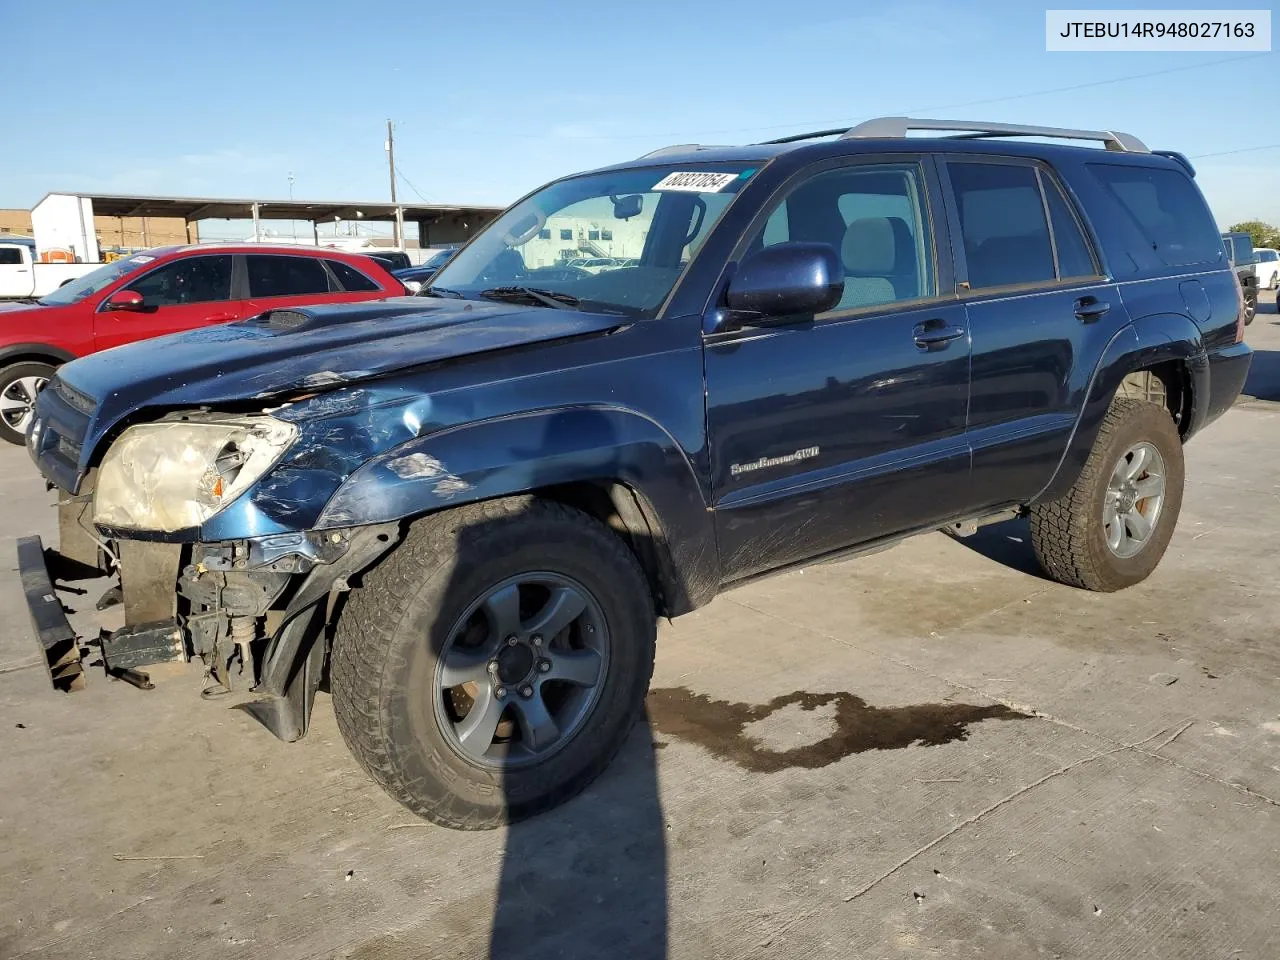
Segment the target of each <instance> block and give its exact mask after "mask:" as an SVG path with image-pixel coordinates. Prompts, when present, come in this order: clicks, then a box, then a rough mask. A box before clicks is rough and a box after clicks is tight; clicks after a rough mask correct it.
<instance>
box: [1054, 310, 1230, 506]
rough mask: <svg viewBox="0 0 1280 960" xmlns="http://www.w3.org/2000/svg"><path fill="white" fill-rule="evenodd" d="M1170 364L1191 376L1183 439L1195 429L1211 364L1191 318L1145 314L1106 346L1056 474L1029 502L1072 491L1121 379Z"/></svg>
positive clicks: (1117, 333) (1087, 388) (1207, 394)
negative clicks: (1157, 366)
mask: <svg viewBox="0 0 1280 960" xmlns="http://www.w3.org/2000/svg"><path fill="white" fill-rule="evenodd" d="M1170 360H1173V361H1179V362H1181V363H1183V364H1184V365H1185V366H1186V369H1187V371H1188V373H1189V375H1190V378H1189V379H1190V382H1189V383H1188V384H1187V387H1188V389H1189V390H1190V393H1191V404H1190V415H1189V417H1188V421H1189V422H1188V423H1187V425H1186V429H1185V430H1184V434H1183V435H1184V438H1185V437H1189V436H1190V435H1191V434H1192V433H1194V432H1195V431H1196V429H1198V427H1199V425H1200V423H1201V422H1202V421H1203V420H1204V416H1205V410H1204V404H1205V402H1206V401H1207V399H1208V396H1209V360H1208V356H1207V354H1206V353H1205V348H1204V341H1203V338H1202V335H1201V333H1200V328H1199V327H1197V326H1196V325H1195V323H1194V322H1192V320H1191V319H1190V318H1189V317H1186V316H1184V315H1182V314H1177V313H1158V314H1149V315H1147V316H1145V317H1141V318H1139V319H1137V320H1134V321H1132V322H1131V323H1129V324H1127V325H1126V326H1124V327H1121V328H1120V329H1119V330H1117V331H1116V334H1115V336H1113V337H1112V338H1111V340H1110V341H1108V343H1107V346H1106V348H1105V349H1104V350H1103V352H1102V356H1101V357H1100V358H1099V359H1098V362H1097V364H1096V365H1095V366H1094V369H1093V373H1092V374H1091V376H1090V377H1089V383H1088V386H1087V387H1086V388H1085V391H1084V402H1083V404H1082V405H1081V408H1080V413H1079V414H1078V415H1077V416H1076V422H1075V424H1074V425H1073V426H1072V429H1071V436H1070V438H1069V439H1068V441H1067V446H1066V449H1065V450H1064V451H1063V453H1062V458H1061V459H1060V460H1059V461H1058V466H1057V469H1056V470H1055V471H1054V474H1053V477H1052V479H1050V481H1049V482H1048V483H1047V484H1045V486H1044V488H1043V489H1042V490H1041V491H1040V492H1039V493H1038V494H1036V495H1035V496H1034V497H1032V498H1031V501H1030V502H1032V503H1035V502H1038V501H1045V500H1056V499H1058V498H1059V497H1061V496H1063V495H1065V494H1066V492H1067V491H1068V490H1070V489H1071V485H1072V484H1074V483H1075V482H1076V478H1077V477H1079V476H1080V472H1081V471H1082V470H1083V469H1084V465H1085V462H1086V461H1087V460H1088V459H1089V453H1090V452H1091V451H1092V450H1093V444H1094V441H1095V440H1096V439H1097V436H1098V431H1099V430H1100V429H1101V428H1102V419H1103V417H1105V416H1106V413H1107V408H1108V407H1110V405H1111V400H1112V399H1113V398H1114V397H1115V395H1116V391H1117V390H1118V389H1119V388H1120V384H1121V382H1122V381H1123V380H1124V378H1125V377H1127V376H1128V375H1129V374H1131V373H1133V372H1134V371H1136V370H1145V369H1147V368H1149V367H1152V366H1155V365H1156V364H1159V363H1165V362H1168V361H1170Z"/></svg>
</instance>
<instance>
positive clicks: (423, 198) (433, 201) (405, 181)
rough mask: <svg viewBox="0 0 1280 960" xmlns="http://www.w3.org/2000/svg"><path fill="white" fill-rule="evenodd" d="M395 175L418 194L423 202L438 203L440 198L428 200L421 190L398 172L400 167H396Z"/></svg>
mask: <svg viewBox="0 0 1280 960" xmlns="http://www.w3.org/2000/svg"><path fill="white" fill-rule="evenodd" d="M396 176H397V177H399V178H400V179H401V180H403V181H404V185H405V186H406V187H408V188H409V189H410V190H412V191H413V192H414V193H416V194H417V195H418V199H419V200H421V201H422V202H423V203H440V200H438V199H437V200H430V199H428V198H427V197H426V196H424V195H423V193H422V191H421V190H419V189H418V188H417V187H415V186H414V185H413V181H412V180H410V179H409V178H408V177H406V176H405V175H404V174H403V173H401V172H400V168H399V167H396Z"/></svg>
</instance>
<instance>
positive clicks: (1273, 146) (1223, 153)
mask: <svg viewBox="0 0 1280 960" xmlns="http://www.w3.org/2000/svg"><path fill="white" fill-rule="evenodd" d="M1255 150H1280V143H1264V144H1263V145H1262V146H1260V147H1240V148H1239V149H1237V150H1219V151H1218V152H1217V153H1197V154H1195V155H1194V156H1190V157H1188V158H1187V159H1188V160H1203V159H1205V158H1206V157H1229V156H1231V155H1232V154H1233V153H1253V152H1254V151H1255Z"/></svg>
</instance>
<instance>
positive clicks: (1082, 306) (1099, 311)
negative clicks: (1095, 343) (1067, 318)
mask: <svg viewBox="0 0 1280 960" xmlns="http://www.w3.org/2000/svg"><path fill="white" fill-rule="evenodd" d="M1110 309H1111V304H1109V303H1107V301H1105V300H1099V299H1098V298H1097V297H1081V298H1080V299H1079V300H1077V301H1076V303H1075V311H1076V316H1077V317H1079V318H1080V319H1081V320H1083V321H1084V322H1085V323H1093V322H1094V321H1095V320H1098V319H1100V318H1101V317H1102V315H1103V314H1105V313H1106V312H1107V311H1108V310H1110Z"/></svg>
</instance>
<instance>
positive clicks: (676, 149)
mask: <svg viewBox="0 0 1280 960" xmlns="http://www.w3.org/2000/svg"><path fill="white" fill-rule="evenodd" d="M716 149H718V147H717V146H716V145H715V144H712V143H673V144H672V145H671V146H669V147H659V148H658V149H657V150H650V151H649V152H648V153H644V154H641V155H640V156H639V157H637V158H636V159H637V160H648V159H649V158H650V157H664V156H666V155H667V154H669V153H696V152H698V151H699V150H716Z"/></svg>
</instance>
